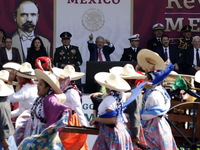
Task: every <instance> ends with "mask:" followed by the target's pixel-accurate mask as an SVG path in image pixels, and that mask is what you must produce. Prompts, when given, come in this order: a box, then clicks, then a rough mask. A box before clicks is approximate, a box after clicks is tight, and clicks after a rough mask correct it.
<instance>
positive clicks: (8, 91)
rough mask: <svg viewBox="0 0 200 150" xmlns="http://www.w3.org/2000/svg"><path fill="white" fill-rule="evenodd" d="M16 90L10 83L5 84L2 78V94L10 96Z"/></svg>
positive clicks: (0, 86) (0, 85) (0, 81)
mask: <svg viewBox="0 0 200 150" xmlns="http://www.w3.org/2000/svg"><path fill="white" fill-rule="evenodd" d="M13 92H14V89H13V88H12V87H11V86H10V85H8V84H5V83H4V81H3V80H0V96H9V95H11V94H12V93H13Z"/></svg>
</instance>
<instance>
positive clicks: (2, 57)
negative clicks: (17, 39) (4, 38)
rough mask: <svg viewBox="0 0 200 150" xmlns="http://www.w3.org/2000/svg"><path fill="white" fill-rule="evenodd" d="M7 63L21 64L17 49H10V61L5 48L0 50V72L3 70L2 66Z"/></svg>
mask: <svg viewBox="0 0 200 150" xmlns="http://www.w3.org/2000/svg"><path fill="white" fill-rule="evenodd" d="M7 62H16V63H19V64H21V58H20V54H19V51H18V49H17V48H14V47H12V60H8V57H7V54H6V49H5V47H1V48H0V70H2V69H3V65H4V64H5V63H7Z"/></svg>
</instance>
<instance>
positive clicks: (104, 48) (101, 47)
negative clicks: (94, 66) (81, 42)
mask: <svg viewBox="0 0 200 150" xmlns="http://www.w3.org/2000/svg"><path fill="white" fill-rule="evenodd" d="M92 40H93V35H92V34H91V35H90V36H89V41H88V42H87V43H88V49H89V51H90V60H89V61H111V60H110V54H111V53H113V52H114V50H115V47H114V45H113V44H111V43H110V41H109V40H107V39H106V40H104V38H103V37H102V36H98V37H97V38H96V41H95V43H96V44H94V43H93V41H92Z"/></svg>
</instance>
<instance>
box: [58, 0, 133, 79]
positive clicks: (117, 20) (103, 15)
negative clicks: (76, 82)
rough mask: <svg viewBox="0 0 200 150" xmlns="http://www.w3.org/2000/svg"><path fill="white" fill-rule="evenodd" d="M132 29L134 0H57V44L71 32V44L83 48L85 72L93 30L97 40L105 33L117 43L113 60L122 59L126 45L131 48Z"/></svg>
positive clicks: (112, 56) (112, 55)
mask: <svg viewBox="0 0 200 150" xmlns="http://www.w3.org/2000/svg"><path fill="white" fill-rule="evenodd" d="M131 28H132V26H131V0H124V1H122V0H101V1H99V0H98V1H97V0H56V47H58V46H61V45H62V44H61V39H60V34H61V33H62V32H63V31H68V32H70V33H71V34H72V38H71V44H72V45H76V46H78V47H79V50H80V52H81V55H82V58H83V62H84V63H83V65H82V66H81V71H84V72H85V69H86V61H88V60H89V55H90V53H89V50H88V47H87V41H88V40H89V38H88V37H89V35H90V34H91V33H92V34H93V36H94V41H95V39H96V37H97V36H100V35H101V36H103V37H104V38H105V39H109V40H110V41H111V43H113V44H114V46H115V51H114V53H113V54H111V60H115V61H118V60H119V59H120V58H121V55H122V53H123V48H124V47H129V41H128V38H129V37H130V34H131ZM82 82H83V83H84V82H85V77H83V78H82Z"/></svg>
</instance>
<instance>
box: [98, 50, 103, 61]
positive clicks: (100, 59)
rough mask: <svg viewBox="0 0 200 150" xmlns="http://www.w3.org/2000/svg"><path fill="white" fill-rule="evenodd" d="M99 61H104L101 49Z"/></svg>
mask: <svg viewBox="0 0 200 150" xmlns="http://www.w3.org/2000/svg"><path fill="white" fill-rule="evenodd" d="M99 61H103V58H102V55H101V49H99Z"/></svg>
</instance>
